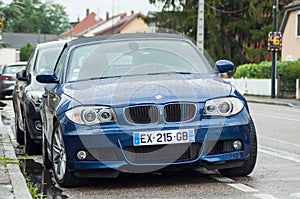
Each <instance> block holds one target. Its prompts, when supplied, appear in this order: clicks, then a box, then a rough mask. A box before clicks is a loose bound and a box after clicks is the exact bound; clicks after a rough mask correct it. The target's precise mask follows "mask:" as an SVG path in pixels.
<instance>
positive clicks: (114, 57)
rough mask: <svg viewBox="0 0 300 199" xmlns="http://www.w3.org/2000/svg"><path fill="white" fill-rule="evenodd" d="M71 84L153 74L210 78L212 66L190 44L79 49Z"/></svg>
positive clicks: (73, 58) (73, 59)
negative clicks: (89, 80)
mask: <svg viewBox="0 0 300 199" xmlns="http://www.w3.org/2000/svg"><path fill="white" fill-rule="evenodd" d="M68 63H69V67H68V76H67V81H77V80H85V79H94V78H109V77H122V76H133V75H148V74H149V75H153V74H169V73H181V74H194V73H196V74H207V73H210V70H209V66H210V65H209V63H208V62H207V60H206V59H205V58H204V57H203V56H201V54H200V53H199V52H198V51H197V50H196V48H195V47H194V46H193V45H192V44H191V43H189V42H186V41H181V40H176V41H175V40H138V41H117V42H116V41H115V42H102V43H95V44H89V45H83V46H78V47H76V48H75V49H74V50H73V51H72V53H71V56H70V60H69V62H68Z"/></svg>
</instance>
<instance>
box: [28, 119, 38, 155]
mask: <svg viewBox="0 0 300 199" xmlns="http://www.w3.org/2000/svg"><path fill="white" fill-rule="evenodd" d="M24 145H25V153H26V154H27V155H39V154H41V150H42V148H41V144H38V143H35V142H34V141H33V140H32V139H31V137H30V133H29V130H28V128H27V125H26V121H25V136H24Z"/></svg>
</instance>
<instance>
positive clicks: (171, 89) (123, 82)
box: [63, 74, 232, 106]
mask: <svg viewBox="0 0 300 199" xmlns="http://www.w3.org/2000/svg"><path fill="white" fill-rule="evenodd" d="M231 91H232V87H231V85H230V84H228V83H225V82H224V81H223V80H222V79H220V78H219V77H217V76H215V75H209V76H200V75H182V74H172V75H148V76H131V77H122V78H119V77H118V78H106V79H97V80H87V81H80V82H73V83H68V84H67V85H65V86H64V87H63V93H64V94H66V95H67V96H68V97H70V98H72V99H73V100H76V101H77V102H79V103H81V104H88V105H95V104H98V105H109V106H124V105H133V104H154V103H155V104H164V103H171V102H178V101H185V102H205V101H206V100H208V99H211V98H216V97H221V96H228V95H230V93H231Z"/></svg>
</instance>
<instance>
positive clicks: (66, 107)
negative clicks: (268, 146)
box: [37, 33, 257, 187]
mask: <svg viewBox="0 0 300 199" xmlns="http://www.w3.org/2000/svg"><path fill="white" fill-rule="evenodd" d="M233 69H234V65H233V63H232V62H230V61H227V60H219V61H217V62H216V63H215V66H214V68H213V67H211V65H210V63H209V62H208V60H207V59H206V58H205V56H204V55H203V53H202V52H201V51H199V50H198V49H197V48H196V46H195V45H194V44H193V43H192V42H191V41H190V40H188V39H186V38H184V37H182V36H177V35H170V34H158V33H155V34H151V33H144V34H138V33H137V34H118V35H105V36H104V35H102V36H95V37H89V38H80V39H77V40H73V41H70V42H68V43H66V45H65V46H64V48H63V50H62V52H61V54H60V56H59V58H58V61H57V63H56V66H55V70H54V71H43V72H41V73H39V74H38V75H37V81H39V82H41V83H47V85H46V86H45V94H44V95H43V98H44V99H43V103H42V106H41V116H42V123H43V126H42V131H43V159H44V165H45V166H47V167H52V168H53V171H54V176H55V178H56V181H57V182H58V184H59V185H60V186H64V187H70V186H76V185H79V184H81V183H82V182H84V179H88V178H93V177H117V176H118V174H119V173H121V172H130V173H145V172H154V171H164V170H172V169H176V170H178V169H186V168H189V169H195V168H201V167H202V168H206V169H208V170H216V169H217V170H218V171H219V172H220V173H221V174H223V175H225V176H245V175H248V174H250V173H251V172H252V171H253V169H254V167H255V164H256V156H257V139H256V131H255V127H254V124H253V121H252V119H251V116H250V113H249V108H248V106H247V102H246V100H245V98H244V97H243V96H242V95H241V94H240V93H239V92H238V91H237V90H236V89H235V88H234V87H232V86H231V85H230V84H229V83H226V82H225V81H223V80H222V79H221V78H219V76H218V74H219V73H224V72H228V71H231V70H233Z"/></svg>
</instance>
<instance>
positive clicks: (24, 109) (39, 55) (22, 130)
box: [13, 41, 65, 155]
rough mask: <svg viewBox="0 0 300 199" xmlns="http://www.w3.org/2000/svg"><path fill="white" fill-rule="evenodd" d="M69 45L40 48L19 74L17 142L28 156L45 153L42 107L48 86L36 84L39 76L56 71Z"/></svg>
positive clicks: (15, 99)
mask: <svg viewBox="0 0 300 199" xmlns="http://www.w3.org/2000/svg"><path fill="white" fill-rule="evenodd" d="M64 44H65V41H53V42H47V43H43V44H38V45H37V46H36V48H35V50H34V52H33V53H32V55H31V56H30V58H29V60H28V64H27V67H26V69H24V70H22V71H20V72H18V73H17V82H16V84H15V87H14V90H13V107H14V111H15V134H16V138H17V142H18V143H19V144H21V145H23V144H24V145H25V152H26V153H27V154H28V155H30V154H39V153H41V152H42V150H41V149H42V148H41V140H42V123H41V116H40V113H39V106H40V104H41V102H42V100H41V99H42V95H43V93H44V85H43V84H41V83H39V82H37V81H36V78H35V77H36V75H37V74H38V73H39V72H41V71H44V70H49V69H50V70H53V68H54V66H55V63H56V60H57V58H58V56H59V54H60V51H61V50H62V48H63V45H64Z"/></svg>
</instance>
